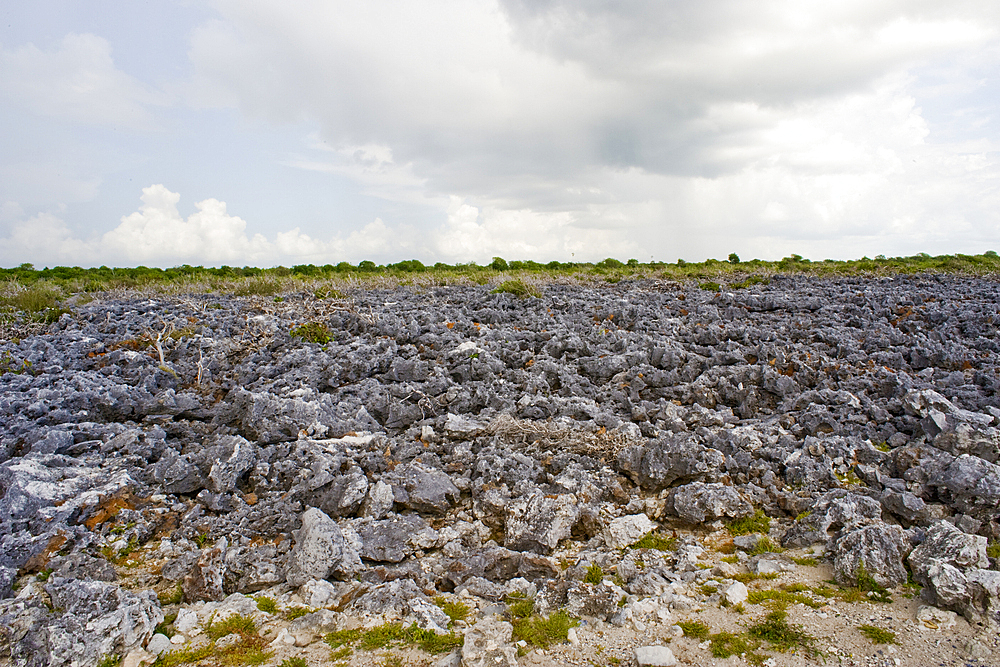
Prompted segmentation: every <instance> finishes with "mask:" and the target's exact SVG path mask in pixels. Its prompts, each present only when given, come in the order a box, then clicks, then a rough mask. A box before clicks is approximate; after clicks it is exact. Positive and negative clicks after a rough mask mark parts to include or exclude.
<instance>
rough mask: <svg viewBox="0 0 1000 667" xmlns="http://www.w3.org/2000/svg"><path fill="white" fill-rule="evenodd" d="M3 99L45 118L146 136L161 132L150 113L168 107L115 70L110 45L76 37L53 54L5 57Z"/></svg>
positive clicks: (23, 51) (25, 50)
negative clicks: (147, 132) (155, 130)
mask: <svg viewBox="0 0 1000 667" xmlns="http://www.w3.org/2000/svg"><path fill="white" fill-rule="evenodd" d="M0 99H4V101H5V102H6V103H7V104H11V105H17V106H20V107H23V108H26V109H27V110H29V111H31V112H33V113H35V114H39V115H42V116H48V117H52V118H60V119H64V120H68V121H72V122H76V123H84V124H89V125H110V126H115V127H124V128H131V129H142V130H148V129H153V128H156V127H157V126H158V122H157V121H156V119H155V118H154V115H153V114H152V113H151V111H150V109H149V108H150V107H151V106H156V105H163V104H165V103H166V102H167V100H166V97H165V96H164V95H163V94H162V93H160V92H158V91H156V90H154V89H152V88H150V87H149V86H146V85H144V84H142V83H141V82H139V81H137V80H136V79H134V78H133V77H131V76H129V75H128V74H126V73H124V72H122V71H121V70H120V69H118V68H117V67H116V65H115V63H114V60H113V58H112V57H111V45H110V44H109V43H108V41H107V40H106V39H104V38H102V37H98V36H96V35H92V34H74V33H71V34H68V35H66V36H65V37H64V38H63V39H62V41H61V42H60V43H59V46H58V47H57V48H56V49H54V50H52V51H43V50H41V49H39V48H38V47H37V46H35V45H34V44H25V45H22V46H19V47H17V48H16V49H13V50H10V51H8V50H2V51H0Z"/></svg>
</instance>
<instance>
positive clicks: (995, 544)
mask: <svg viewBox="0 0 1000 667" xmlns="http://www.w3.org/2000/svg"><path fill="white" fill-rule="evenodd" d="M986 555H987V556H989V557H990V558H1000V541H997V540H993V541H992V542H990V543H989V545H988V546H987V547H986Z"/></svg>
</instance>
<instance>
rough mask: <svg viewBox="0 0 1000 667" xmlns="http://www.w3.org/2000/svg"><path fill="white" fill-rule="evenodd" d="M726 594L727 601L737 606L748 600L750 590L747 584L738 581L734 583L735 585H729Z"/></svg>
mask: <svg viewBox="0 0 1000 667" xmlns="http://www.w3.org/2000/svg"><path fill="white" fill-rule="evenodd" d="M725 596H726V602H728V603H729V604H731V605H733V606H736V605H738V604H742V603H744V602H746V600H747V597H748V596H749V592H748V591H747V587H746V586H744V585H743V584H742V583H741V582H739V581H737V582H736V583H734V584H733V585H731V586H729V588H727V589H726V592H725Z"/></svg>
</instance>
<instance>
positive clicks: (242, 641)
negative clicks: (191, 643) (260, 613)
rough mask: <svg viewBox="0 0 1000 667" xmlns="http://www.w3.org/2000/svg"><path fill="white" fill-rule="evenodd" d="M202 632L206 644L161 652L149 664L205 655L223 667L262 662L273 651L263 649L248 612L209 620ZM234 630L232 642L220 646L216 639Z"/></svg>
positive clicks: (165, 666)
mask: <svg viewBox="0 0 1000 667" xmlns="http://www.w3.org/2000/svg"><path fill="white" fill-rule="evenodd" d="M205 634H207V635H208V638H209V640H210V641H209V644H208V645H207V646H202V647H200V648H190V647H188V648H181V649H178V650H176V651H169V652H167V653H163V654H161V655H160V656H159V657H158V658H157V659H156V662H154V663H153V667H174V666H175V665H187V664H194V663H199V662H202V661H204V660H208V659H211V660H212V661H213V663H214V664H217V665H223V666H227V667H235V666H240V665H262V664H264V663H265V662H267V661H268V660H270V659H271V656H272V655H274V652H273V651H269V650H267V641H266V640H265V639H264V638H262V637H261V636H260V635H258V634H257V624H256V623H255V622H254V620H253V617H251V616H243V615H240V614H235V615H233V616H229V617H228V618H226V619H224V620H222V621H219V622H218V623H209V624H208V627H207V628H206V630H205ZM234 634H235V635H237V637H238V640H237V641H236V642H234V643H232V644H230V645H228V646H226V647H224V648H219V647H218V646H217V645H216V642H217V641H218V640H219V639H222V638H223V637H227V636H229V635H234Z"/></svg>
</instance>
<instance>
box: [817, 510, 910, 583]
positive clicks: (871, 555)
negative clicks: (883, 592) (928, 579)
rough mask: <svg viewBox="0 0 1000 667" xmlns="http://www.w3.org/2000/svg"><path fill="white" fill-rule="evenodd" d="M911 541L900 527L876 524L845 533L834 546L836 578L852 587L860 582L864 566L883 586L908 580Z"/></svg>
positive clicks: (869, 574)
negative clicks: (907, 564)
mask: <svg viewBox="0 0 1000 667" xmlns="http://www.w3.org/2000/svg"><path fill="white" fill-rule="evenodd" d="M909 552H910V541H909V537H908V536H907V534H906V532H905V531H904V530H903V529H902V528H901V527H899V526H895V525H889V524H883V523H878V524H872V525H868V526H862V527H861V528H858V529H856V530H853V531H851V532H849V533H846V534H845V535H843V536H842V537H841V538H840V539H838V540H837V542H836V544H835V546H834V551H833V553H834V559H833V572H834V578H836V580H837V581H838V582H839V583H841V584H845V585H848V586H857V585H858V574H859V573H860V572H861V568H862V567H863V568H864V572H865V573H866V574H867V575H868V576H869V577H871V578H872V579H873V580H874V581H875V582H876V583H877V584H878V585H879V586H883V587H885V588H893V587H895V586H899V585H902V584H904V583H906V576H907V573H906V567H905V566H904V565H903V559H904V558H906V556H907V555H908V554H909Z"/></svg>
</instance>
